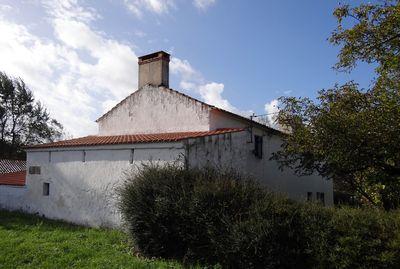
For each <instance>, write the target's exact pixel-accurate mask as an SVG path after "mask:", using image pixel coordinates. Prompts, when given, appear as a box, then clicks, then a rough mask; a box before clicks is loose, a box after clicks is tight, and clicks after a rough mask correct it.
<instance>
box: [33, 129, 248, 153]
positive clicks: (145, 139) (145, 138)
mask: <svg viewBox="0 0 400 269" xmlns="http://www.w3.org/2000/svg"><path fill="white" fill-rule="evenodd" d="M243 130H244V128H224V129H217V130H213V131H198V132H179V133H158V134H134V135H113V136H86V137H81V138H75V139H70V140H64V141H59V142H54V143H47V144H39V145H31V146H27V147H26V148H28V149H29V148H31V149H33V148H65V147H83V146H99V145H118V144H136V143H158V142H176V141H181V140H184V139H188V138H197V137H204V136H210V135H218V134H226V133H233V132H241V131H243Z"/></svg>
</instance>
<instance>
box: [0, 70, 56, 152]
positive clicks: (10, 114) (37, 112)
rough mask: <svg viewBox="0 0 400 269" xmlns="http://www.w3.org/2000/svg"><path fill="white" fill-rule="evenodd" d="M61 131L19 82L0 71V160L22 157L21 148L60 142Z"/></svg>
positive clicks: (22, 83) (21, 82)
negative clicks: (55, 141) (58, 140)
mask: <svg viewBox="0 0 400 269" xmlns="http://www.w3.org/2000/svg"><path fill="white" fill-rule="evenodd" d="M62 129H63V128H62V125H61V124H60V123H59V122H57V121H56V120H55V119H52V118H50V115H49V113H48V112H47V110H46V109H45V108H44V107H43V105H42V104H41V103H39V102H35V100H34V97H33V94H32V92H31V91H30V90H29V89H28V87H27V86H26V84H25V83H24V81H23V80H22V79H13V78H10V77H8V76H7V75H6V74H5V73H1V72H0V149H1V150H0V158H21V157H23V156H24V152H23V150H22V146H23V145H27V144H35V143H43V142H51V141H54V140H56V139H59V138H60V137H61V136H62Z"/></svg>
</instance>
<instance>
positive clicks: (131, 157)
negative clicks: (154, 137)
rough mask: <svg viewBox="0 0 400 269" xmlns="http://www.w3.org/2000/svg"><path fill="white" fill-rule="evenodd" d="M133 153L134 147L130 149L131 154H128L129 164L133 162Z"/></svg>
mask: <svg viewBox="0 0 400 269" xmlns="http://www.w3.org/2000/svg"><path fill="white" fill-rule="evenodd" d="M134 154H135V150H134V149H131V156H130V159H129V163H130V164H132V163H133V157H134Z"/></svg>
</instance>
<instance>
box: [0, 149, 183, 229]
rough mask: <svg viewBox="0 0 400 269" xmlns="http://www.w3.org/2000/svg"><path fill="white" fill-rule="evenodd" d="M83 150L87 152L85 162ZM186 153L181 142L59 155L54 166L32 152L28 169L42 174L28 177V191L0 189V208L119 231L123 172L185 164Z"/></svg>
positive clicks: (44, 156) (45, 153) (57, 152)
mask: <svg viewBox="0 0 400 269" xmlns="http://www.w3.org/2000/svg"><path fill="white" fill-rule="evenodd" d="M132 148H133V149H134V155H133V163H132V164H131V163H130V160H131V149H132ZM83 150H84V151H85V153H86V156H85V161H84V162H83ZM183 154H184V148H183V146H182V144H181V143H163V144H162V145H160V144H158V145H157V144H147V147H146V144H141V145H140V146H139V147H136V146H134V145H131V146H126V145H125V146H124V147H122V146H116V147H114V148H113V147H92V148H87V147H86V148H75V149H67V150H54V151H52V153H51V161H50V162H49V152H48V151H39V150H36V151H29V152H28V157H27V166H28V167H29V166H40V167H41V174H40V175H28V176H27V185H26V186H25V187H24V188H19V189H15V188H14V189H13V188H10V187H7V188H4V186H0V205H1V206H2V207H4V208H7V209H10V210H16V209H22V210H24V211H27V212H31V213H39V214H40V215H44V216H46V217H48V218H51V219H63V220H67V221H70V222H74V223H78V224H83V225H89V226H107V227H117V226H119V225H120V224H121V216H120V213H119V211H118V208H117V188H118V187H119V186H121V184H122V182H123V180H124V173H127V172H131V171H133V172H134V171H135V169H137V167H138V166H139V165H141V164H142V163H144V162H148V161H149V160H152V161H154V162H158V163H161V164H163V163H167V162H168V163H171V162H178V163H181V164H183V159H182V156H183ZM44 182H47V183H50V195H49V196H43V183H44Z"/></svg>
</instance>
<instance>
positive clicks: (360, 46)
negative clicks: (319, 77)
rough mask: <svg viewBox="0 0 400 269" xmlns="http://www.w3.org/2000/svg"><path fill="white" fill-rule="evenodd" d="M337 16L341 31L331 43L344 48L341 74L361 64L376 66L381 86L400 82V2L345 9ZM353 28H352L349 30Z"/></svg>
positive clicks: (394, 1)
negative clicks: (359, 62) (373, 64)
mask: <svg viewBox="0 0 400 269" xmlns="http://www.w3.org/2000/svg"><path fill="white" fill-rule="evenodd" d="M334 16H335V17H336V18H337V21H338V27H337V29H336V30H335V31H334V32H333V34H332V36H331V38H330V41H331V42H332V43H333V44H335V45H341V46H342V48H341V50H340V53H339V62H338V63H337V64H336V68H337V69H339V70H351V69H353V68H354V67H355V66H356V64H357V62H358V61H364V62H366V63H375V64H377V69H376V70H377V73H378V74H379V76H380V77H379V78H378V83H393V82H396V83H397V86H399V83H398V82H399V80H400V1H398V0H384V1H380V2H378V3H368V4H361V5H359V6H357V7H351V6H349V5H343V6H340V7H338V8H337V9H336V10H335V12H334ZM349 25H351V27H346V26H349Z"/></svg>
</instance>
